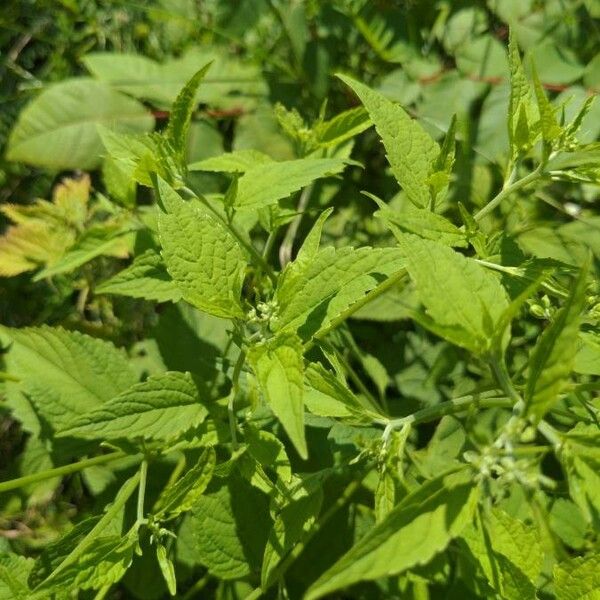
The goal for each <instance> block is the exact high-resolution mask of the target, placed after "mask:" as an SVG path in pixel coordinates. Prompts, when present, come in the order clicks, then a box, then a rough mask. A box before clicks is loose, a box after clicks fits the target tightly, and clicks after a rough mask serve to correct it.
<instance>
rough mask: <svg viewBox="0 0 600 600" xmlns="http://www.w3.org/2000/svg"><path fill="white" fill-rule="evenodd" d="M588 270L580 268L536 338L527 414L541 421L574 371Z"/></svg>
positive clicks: (527, 388) (527, 391)
mask: <svg viewBox="0 0 600 600" xmlns="http://www.w3.org/2000/svg"><path fill="white" fill-rule="evenodd" d="M586 279H587V268H584V269H582V271H581V273H580V275H579V277H578V279H577V281H576V282H575V284H574V285H573V288H572V290H571V293H570V294H569V297H568V298H567V300H566V302H565V304H564V306H563V307H562V308H561V309H560V311H559V312H558V313H557V314H556V315H555V317H554V319H553V321H552V323H551V324H550V325H549V326H548V327H547V328H546V329H545V330H544V331H543V333H542V335H541V336H540V337H539V339H538V341H537V343H536V345H535V347H534V349H533V351H532V353H531V356H530V359H529V373H528V377H527V385H526V387H525V395H524V400H525V411H526V414H527V415H529V416H531V417H534V418H535V419H541V418H542V417H543V416H544V414H545V413H546V412H547V411H548V410H549V409H550V408H551V407H552V405H553V404H554V403H555V402H556V400H557V399H558V396H559V394H560V393H561V391H562V390H563V389H564V388H565V386H566V385H567V383H568V378H569V375H570V374H571V372H572V371H573V365H574V362H575V355H576V352H577V343H578V332H579V323H580V313H581V311H582V309H583V306H584V304H585V295H586V294H585V291H586Z"/></svg>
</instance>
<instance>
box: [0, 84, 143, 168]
mask: <svg viewBox="0 0 600 600" xmlns="http://www.w3.org/2000/svg"><path fill="white" fill-rule="evenodd" d="M97 125H104V126H107V127H110V128H113V129H117V130H120V131H124V132H131V133H143V132H147V131H151V130H152V129H153V128H154V118H153V117H152V115H151V114H150V113H149V112H148V111H147V110H146V108H145V107H144V106H143V105H142V104H140V103H139V102H138V101H137V100H134V99H133V98H129V97H128V96H125V95H123V94H121V93H119V92H117V91H115V90H113V89H111V88H110V87H109V86H107V85H106V84H104V83H101V82H99V81H94V80H92V79H86V78H81V79H69V80H66V81H63V82H60V83H56V84H53V85H51V86H50V87H48V88H47V89H46V90H44V91H43V92H42V93H41V94H40V95H39V96H37V97H36V98H35V99H34V100H33V101H32V102H30V104H29V105H27V107H26V108H25V109H24V110H23V112H22V113H21V114H20V115H19V119H18V121H17V124H16V125H15V127H14V129H13V130H12V132H11V135H10V139H9V143H8V152H7V157H8V159H9V160H14V161H19V162H25V163H28V164H32V165H36V166H41V167H49V168H52V169H94V168H95V167H97V166H98V165H99V164H100V161H101V155H102V153H103V145H102V142H101V140H100V136H99V135H98V132H97V130H96V126H97Z"/></svg>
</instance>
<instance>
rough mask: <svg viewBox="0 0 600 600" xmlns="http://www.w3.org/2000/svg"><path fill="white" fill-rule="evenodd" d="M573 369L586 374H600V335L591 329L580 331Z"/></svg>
mask: <svg viewBox="0 0 600 600" xmlns="http://www.w3.org/2000/svg"><path fill="white" fill-rule="evenodd" d="M573 371H575V373H582V374H584V375H600V335H598V334H597V333H592V332H589V331H588V332H584V331H582V332H580V333H579V342H578V344H577V353H576V354H575V362H574V364H573Z"/></svg>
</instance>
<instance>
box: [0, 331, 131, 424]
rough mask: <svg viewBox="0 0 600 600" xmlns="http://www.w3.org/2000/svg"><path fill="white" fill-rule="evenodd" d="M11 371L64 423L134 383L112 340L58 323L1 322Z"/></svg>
mask: <svg viewBox="0 0 600 600" xmlns="http://www.w3.org/2000/svg"><path fill="white" fill-rule="evenodd" d="M0 339H2V340H3V342H4V343H3V345H5V346H7V345H9V344H10V350H9V352H8V354H7V355H6V357H5V360H6V368H7V371H8V372H9V373H10V374H11V375H13V376H15V377H17V378H18V379H19V380H20V382H19V383H15V384H11V385H13V386H15V387H17V388H18V389H21V390H23V391H25V392H26V393H27V394H28V395H29V396H30V397H31V399H32V400H33V402H34V404H35V405H36V407H37V409H38V410H39V412H40V413H41V415H42V416H43V417H44V418H45V419H46V421H47V422H48V423H49V424H50V425H51V426H52V427H54V428H57V429H59V428H62V427H64V426H66V424H67V423H69V422H70V421H72V420H73V418H75V417H76V416H78V415H82V414H84V413H86V412H87V411H89V410H93V409H94V408H97V407H99V406H101V405H102V404H104V403H105V402H107V401H108V400H110V399H111V398H114V397H115V396H117V395H118V394H120V393H121V392H123V391H124V390H126V389H127V388H129V387H130V386H132V385H133V384H134V383H135V382H136V377H135V374H134V371H133V370H132V368H131V366H130V363H129V361H128V359H127V356H126V354H125V353H124V352H123V351H122V350H119V349H117V348H115V347H114V346H113V345H112V344H110V343H109V342H105V341H103V340H99V339H96V338H92V337H90V336H88V335H84V334H82V333H79V332H77V331H67V330H65V329H62V328H60V327H46V326H43V327H31V328H25V329H9V328H5V327H0Z"/></svg>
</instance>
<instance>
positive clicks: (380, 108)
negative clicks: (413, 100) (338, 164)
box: [338, 75, 439, 207]
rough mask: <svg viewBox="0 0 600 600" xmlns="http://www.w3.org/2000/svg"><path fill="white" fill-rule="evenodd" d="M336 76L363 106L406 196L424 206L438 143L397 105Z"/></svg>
mask: <svg viewBox="0 0 600 600" xmlns="http://www.w3.org/2000/svg"><path fill="white" fill-rule="evenodd" d="M338 77H339V78H340V79H341V80H342V81H343V82H344V83H345V84H346V85H348V86H349V87H351V88H352V90H354V92H355V93H356V95H357V96H358V97H359V98H360V100H361V102H362V103H363V104H364V106H365V108H366V109H367V112H368V113H369V116H370V117H371V120H372V121H373V123H374V124H375V129H377V133H378V134H379V135H380V136H381V140H382V141H383V145H384V146H385V149H386V152H387V157H388V161H389V163H390V166H391V167H392V172H393V173H394V176H395V177H396V180H397V181H398V183H399V184H400V185H401V186H402V189H403V190H404V191H405V192H406V195H407V196H408V198H409V199H410V200H411V202H413V203H414V204H416V205H417V206H420V207H426V206H428V205H429V201H430V191H429V184H428V179H429V176H430V175H431V174H432V173H433V171H434V169H435V161H436V159H437V157H438V155H439V146H438V144H437V143H436V142H435V141H434V140H433V139H432V138H431V136H430V135H429V134H428V133H427V132H426V131H425V130H424V129H423V128H422V127H421V125H419V123H417V121H415V120H414V119H411V118H410V117H409V116H408V114H407V113H406V112H405V111H404V109H402V108H401V107H400V106H398V105H397V104H394V103H393V102H391V101H390V100H388V99H387V98H386V97H385V96H383V95H382V94H380V93H379V92H376V91H374V90H372V89H370V88H369V87H367V86H366V85H364V84H362V83H359V82H358V81H355V80H354V79H351V78H350V77H347V76H345V75H338Z"/></svg>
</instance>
